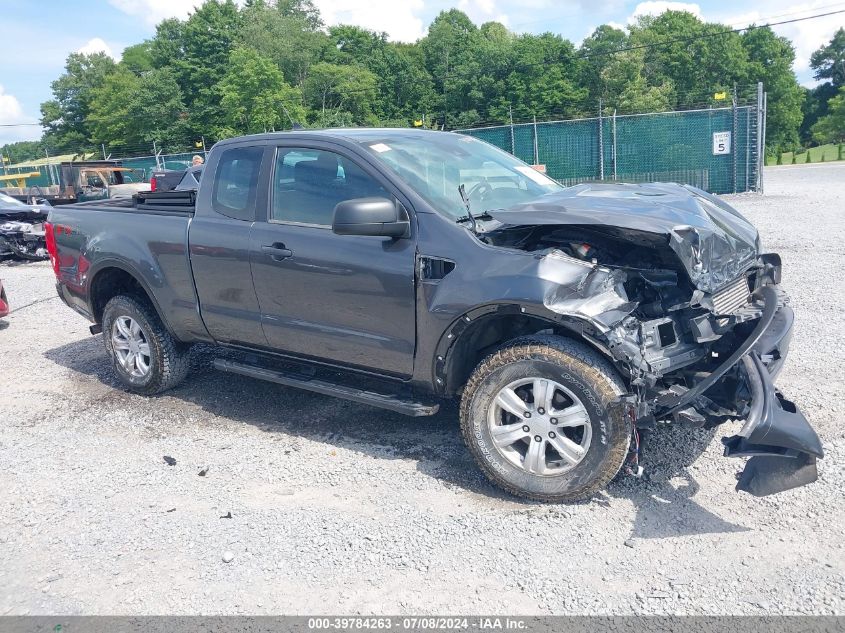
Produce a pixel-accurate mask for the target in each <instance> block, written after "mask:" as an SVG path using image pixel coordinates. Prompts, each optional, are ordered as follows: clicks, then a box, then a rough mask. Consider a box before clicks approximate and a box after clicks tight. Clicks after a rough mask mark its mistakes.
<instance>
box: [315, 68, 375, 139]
mask: <svg viewBox="0 0 845 633" xmlns="http://www.w3.org/2000/svg"><path fill="white" fill-rule="evenodd" d="M304 92H305V100H306V103H307V104H308V106H309V107H310V108H311V109H312V110H313V120H314V122H316V123H317V125H319V126H321V127H329V126H335V125H366V124H373V123H375V120H374V119H373V118H372V109H371V104H372V102H373V100H374V98H375V92H376V77H375V75H373V73H371V72H370V71H369V70H367V69H366V68H361V67H359V66H340V65H337V64H329V63H327V62H320V63H318V64H314V65H313V66H311V71H310V72H309V74H308V79H306V80H305V85H304Z"/></svg>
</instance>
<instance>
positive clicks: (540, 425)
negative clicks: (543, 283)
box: [460, 335, 631, 503]
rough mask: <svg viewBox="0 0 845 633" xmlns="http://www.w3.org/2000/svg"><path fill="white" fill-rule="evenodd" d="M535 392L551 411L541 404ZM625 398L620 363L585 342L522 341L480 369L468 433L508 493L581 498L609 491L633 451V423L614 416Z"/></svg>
mask: <svg viewBox="0 0 845 633" xmlns="http://www.w3.org/2000/svg"><path fill="white" fill-rule="evenodd" d="M536 381H539V382H536ZM535 392H536V393H537V394H538V395H539V397H540V399H541V400H542V401H543V402H546V403H548V410H545V409H544V408H543V407H541V406H540V405H541V404H542V402H541V403H535V402H533V400H534V394H535ZM550 393H551V395H549V394H550ZM624 393H626V389H625V386H624V384H623V383H622V380H621V379H620V377H619V375H618V374H617V372H616V370H615V369H614V368H613V366H612V365H611V364H610V363H609V362H608V361H607V360H606V359H605V358H604V357H602V356H601V355H599V354H598V353H597V352H595V351H593V350H592V349H590V348H589V347H587V346H586V345H584V344H583V343H580V342H577V341H572V340H569V339H566V338H563V337H558V336H554V335H535V336H528V337H524V338H518V339H514V340H513V341H511V342H509V343H508V344H506V345H505V346H504V347H502V348H501V349H499V350H498V351H497V352H495V353H493V354H492V355H490V356H488V357H487V358H486V359H485V360H483V361H482V362H481V363H480V364H479V365H478V367H476V369H475V370H474V371H473V373H472V375H471V376H470V379H469V381H468V383H467V385H466V388H465V389H464V393H463V397H462V399H461V410H460V417H461V432H462V433H463V436H464V441H465V442H466V444H467V446H468V448H469V450H470V452H471V453H472V455H473V457H474V458H475V460H476V462H477V463H478V465H479V467H480V468H481V470H482V471H483V472H484V474H485V475H486V476H487V477H488V479H490V481H491V482H493V483H494V484H495V485H497V486H498V487H500V488H502V489H503V490H505V491H507V492H509V493H511V494H513V495H515V496H518V497H523V498H525V499H531V500H534V501H544V502H555V503H568V502H573V501H578V500H581V499H585V498H588V497H590V496H592V495H593V494H595V493H596V492H599V491H600V490H602V489H604V487H605V486H606V485H607V484H608V483H609V482H610V480H611V479H613V477H615V476H616V474H617V473H618V472H619V470H620V469H621V468H622V464H623V463H624V461H625V458H626V456H627V454H628V446H629V443H630V441H631V425H630V422H626V421H625V420H623V419H622V415H621V412H620V413H613V414H609V413H608V405H610V404H611V403H612V402H613V401H614V400H616V398H617V397H618V396H620V395H623V394H624ZM512 394H516V395H517V397H519V400H518V401H515V400H513V397H512ZM521 405H525V406H524V407H522V408H521V409H520V408H519V407H520V406H521ZM519 412H522V415H523V417H522V418H519V417H517V416H516V413H519ZM526 413H529V414H530V415H531V417H530V418H528V417H525V415H526ZM526 429H528V431H527V432H526ZM494 432H495V433H496V435H495V436H494ZM514 438H517V439H516V440H514ZM565 440H567V441H565ZM511 441H512V443H510V444H508V442H511ZM558 449H560V450H558Z"/></svg>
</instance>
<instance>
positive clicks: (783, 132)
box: [741, 26, 804, 152]
mask: <svg viewBox="0 0 845 633" xmlns="http://www.w3.org/2000/svg"><path fill="white" fill-rule="evenodd" d="M741 41H742V46H743V48H744V49H745V50H746V51H747V53H748V62H747V64H746V69H747V70H746V72H747V79H746V83H749V84H752V83H757V82H758V81H762V82H763V86H764V87H765V89H766V92H768V112H767V113H766V143H767V144H768V145H769V147H770V148H772V150H773V151H774V152H784V151H791V150H794V149H797V148H798V145H799V137H798V129H799V127H800V125H801V121H802V120H803V118H804V113H803V112H802V105H803V102H804V90H803V89H802V88H801V86H800V85H799V84H798V80H797V79H796V77H795V73H794V72H793V71H792V64H793V62H794V61H795V49H794V48H793V46H792V43H791V42H790V41H789V40H788V39H787V38H785V37H781V36H779V35H776V34H775V33H774V31H772V29H771V28H769V27H768V26H765V27H761V28H756V29H751V30H749V31H746V32H745V33H744V34H743V35H742V40H741Z"/></svg>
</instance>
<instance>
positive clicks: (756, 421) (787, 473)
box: [722, 352, 824, 497]
mask: <svg viewBox="0 0 845 633" xmlns="http://www.w3.org/2000/svg"><path fill="white" fill-rule="evenodd" d="M742 362H743V364H744V365H745V370H746V375H747V377H748V383H749V387H750V389H751V396H752V400H751V410H750V411H749V413H748V418H747V419H746V422H745V425H744V426H743V428H742V430H741V431H740V433H739V435H734V436H732V437H725V438H723V439H722V443H723V444H724V445H725V456H726V457H749V456H750V457H751V459H749V460H748V463H747V464H746V465H745V470H743V472H742V473H741V474H740V476H739V483H737V486H736V489H737V490H743V491H745V492H748V493H750V494H752V495H755V496H757V497H762V496H765V495H771V494H775V493H778V492H783V491H784V490H790V489H791V488H797V487H799V486H804V485H806V484H809V483H812V482H814V481H816V479H817V478H818V472H817V470H816V459H817V458H820V457H824V451H823V450H822V443H821V440H820V439H819V436H818V435H817V434H816V432H815V431H814V430H813V427H811V426H810V423H809V422H807V418H805V417H804V415H803V414H802V413H801V412H800V411H799V410H798V408H797V407H796V406H795V404H794V403H792V402H790V401H789V400H787V399H786V398H784V397H783V396H782V395H781V394H780V393H778V392H777V391H776V390H775V387H774V384H773V383H772V377H771V375H770V374H769V371H768V369H767V368H766V366H765V365H764V364H763V361H762V360H761V359H760V357H759V356H758V355H757V353H756V352H751V353H750V354H749V355H748V356H746V357H744V358H743V360H742Z"/></svg>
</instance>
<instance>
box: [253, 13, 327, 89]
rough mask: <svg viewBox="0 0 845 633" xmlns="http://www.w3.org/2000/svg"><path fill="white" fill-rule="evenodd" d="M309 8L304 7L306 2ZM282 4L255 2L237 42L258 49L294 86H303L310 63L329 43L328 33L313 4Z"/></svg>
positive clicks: (315, 59)
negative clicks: (324, 30) (324, 29)
mask: <svg viewBox="0 0 845 633" xmlns="http://www.w3.org/2000/svg"><path fill="white" fill-rule="evenodd" d="M306 4H307V5H308V6H309V7H310V9H309V8H307V7H305V8H303V7H304V5H306ZM298 6H299V8H296V7H295V6H294V4H293V3H279V4H277V5H271V4H269V3H264V2H255V3H253V4H252V5H251V6H248V7H246V9H244V12H243V16H242V19H243V25H242V27H241V30H240V33H239V37H238V41H239V44H240V46H242V47H247V48H252V49H255V50H256V51H257V52H259V53H260V54H261V55H262V56H264V57H266V58H267V59H270V60H272V61H273V62H274V63H275V64H276V65H277V66H278V67H279V68H281V70H282V72H283V73H284V76H285V81H287V82H288V83H289V84H291V85H293V86H299V87H301V86H302V82H303V81H305V77H306V76H307V75H308V68H309V66H310V65H311V64H312V63H314V62H316V61H318V60H319V58H320V56H321V54H322V51H323V50H324V49H325V48H326V46H327V45H328V38H327V37H326V34H325V33H323V31H322V30H320V26H321V25H322V22H321V21H320V20H319V13H316V15H315V14H314V13H313V12H314V11H316V9H315V8H314V7H313V5H311V4H310V3H303V2H300V3H298Z"/></svg>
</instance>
